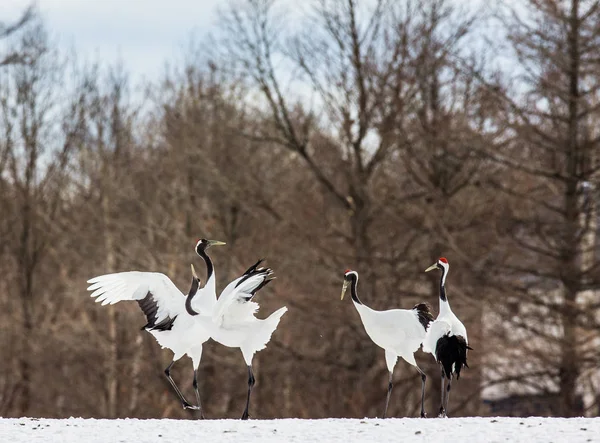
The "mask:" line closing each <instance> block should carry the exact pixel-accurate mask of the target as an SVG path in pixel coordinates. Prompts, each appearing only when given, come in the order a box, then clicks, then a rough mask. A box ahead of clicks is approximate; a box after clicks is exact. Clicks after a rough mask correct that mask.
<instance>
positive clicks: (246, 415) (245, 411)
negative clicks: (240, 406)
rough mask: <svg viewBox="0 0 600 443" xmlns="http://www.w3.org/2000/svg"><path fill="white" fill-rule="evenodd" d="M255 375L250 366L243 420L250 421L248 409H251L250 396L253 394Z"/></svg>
mask: <svg viewBox="0 0 600 443" xmlns="http://www.w3.org/2000/svg"><path fill="white" fill-rule="evenodd" d="M254 382H255V379H254V374H253V373H252V366H250V365H248V398H247V399H246V409H244V413H243V414H242V420H248V408H249V407H250V394H251V393H252V387H253V386H254Z"/></svg>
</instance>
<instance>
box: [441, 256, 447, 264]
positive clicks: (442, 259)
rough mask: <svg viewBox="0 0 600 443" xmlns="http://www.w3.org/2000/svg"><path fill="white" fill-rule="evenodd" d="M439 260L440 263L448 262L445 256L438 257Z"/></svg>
mask: <svg viewBox="0 0 600 443" xmlns="http://www.w3.org/2000/svg"><path fill="white" fill-rule="evenodd" d="M440 261H441V262H442V263H446V264H448V260H446V258H445V257H440Z"/></svg>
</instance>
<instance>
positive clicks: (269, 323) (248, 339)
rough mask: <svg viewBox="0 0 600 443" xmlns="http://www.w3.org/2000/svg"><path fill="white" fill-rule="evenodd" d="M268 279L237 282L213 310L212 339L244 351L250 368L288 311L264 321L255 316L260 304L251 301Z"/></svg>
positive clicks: (238, 279)
mask: <svg viewBox="0 0 600 443" xmlns="http://www.w3.org/2000/svg"><path fill="white" fill-rule="evenodd" d="M267 276H268V275H267ZM267 276H265V275H264V274H257V275H252V276H250V277H249V278H244V277H245V275H243V276H241V277H238V278H237V279H235V280H233V281H232V282H231V283H229V284H228V285H227V286H226V287H225V289H223V291H222V292H221V295H220V296H219V298H218V300H217V302H216V303H215V306H214V309H213V311H212V326H211V337H212V339H213V340H215V341H216V342H218V343H220V344H222V345H224V346H227V347H230V348H240V351H241V352H242V355H243V357H244V360H245V362H246V364H247V365H248V366H249V365H250V364H251V363H252V357H253V356H254V354H255V353H256V352H258V351H260V350H262V349H264V348H265V347H266V345H267V343H268V342H269V341H270V340H271V335H272V334H273V332H274V331H275V329H277V326H278V325H279V321H280V319H281V317H282V316H283V314H285V313H286V312H287V307H285V306H284V307H282V308H279V309H278V310H277V311H275V312H273V313H272V314H271V315H270V316H269V317H267V318H266V319H264V320H262V319H258V318H256V317H255V314H256V313H257V312H258V309H259V305H258V303H256V302H254V301H251V299H252V297H253V295H254V291H255V290H256V288H258V287H259V286H260V285H262V284H263V282H264V280H265V278H266V277H267Z"/></svg>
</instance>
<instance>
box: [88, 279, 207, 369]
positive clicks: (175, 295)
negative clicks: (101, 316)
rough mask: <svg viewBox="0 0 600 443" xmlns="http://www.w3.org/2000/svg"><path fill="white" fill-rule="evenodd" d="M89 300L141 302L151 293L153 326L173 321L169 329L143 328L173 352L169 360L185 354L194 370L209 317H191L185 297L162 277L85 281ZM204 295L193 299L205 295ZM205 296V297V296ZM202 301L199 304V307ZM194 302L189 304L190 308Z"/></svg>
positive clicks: (197, 364) (199, 356) (100, 301)
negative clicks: (153, 309)
mask: <svg viewBox="0 0 600 443" xmlns="http://www.w3.org/2000/svg"><path fill="white" fill-rule="evenodd" d="M88 283H90V284H91V286H89V287H88V288H87V289H88V291H93V292H92V294H91V297H95V298H96V302H97V303H101V304H102V305H107V304H111V305H113V304H115V303H118V302H120V301H128V300H129V301H132V300H135V301H141V300H143V299H145V298H146V297H147V296H148V294H151V296H152V298H153V300H154V302H155V303H156V308H157V309H156V314H155V318H154V320H155V323H160V322H163V321H165V320H167V319H168V318H170V319H173V324H172V327H171V329H170V330H156V329H149V328H148V329H146V330H147V331H148V332H149V333H150V334H152V335H153V336H154V338H155V339H156V341H157V342H158V344H159V345H160V346H161V347H163V348H167V349H170V350H171V351H173V361H177V360H179V359H180V358H181V357H183V356H184V355H188V356H189V357H190V358H191V359H192V362H193V364H194V368H197V367H198V366H199V365H200V359H201V358H202V344H203V343H204V342H206V341H207V340H208V339H209V338H210V333H211V326H212V317H211V316H209V315H191V314H190V313H188V311H187V310H186V307H185V301H186V296H185V295H184V294H183V293H182V292H181V291H180V290H179V289H177V287H176V286H175V284H174V283H173V282H172V281H171V279H169V277H167V276H166V275H165V274H162V273H158V272H138V271H131V272H118V273H114V274H106V275H100V276H98V277H94V278H92V279H90V280H88ZM205 294H206V293H203V294H202V295H199V296H198V297H197V298H201V297H203V296H205ZM207 295H208V294H207ZM201 303H202V302H201V301H200V303H198V304H201ZM194 304H195V303H192V307H194Z"/></svg>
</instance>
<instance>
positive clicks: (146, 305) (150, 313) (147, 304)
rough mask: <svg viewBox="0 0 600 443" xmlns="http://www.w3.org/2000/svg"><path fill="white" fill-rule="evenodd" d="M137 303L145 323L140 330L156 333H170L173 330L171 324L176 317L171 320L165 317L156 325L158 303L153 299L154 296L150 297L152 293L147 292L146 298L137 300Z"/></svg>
mask: <svg viewBox="0 0 600 443" xmlns="http://www.w3.org/2000/svg"><path fill="white" fill-rule="evenodd" d="M137 302H138V305H139V306H140V308H141V310H142V311H143V312H144V314H145V315H146V321H147V323H146V325H145V326H144V327H142V328H141V329H147V330H157V331H170V330H171V329H173V323H174V322H175V319H176V318H177V316H175V317H173V318H171V317H168V316H167V318H165V319H164V320H163V321H161V322H159V323H156V313H157V312H158V303H157V302H156V300H155V299H154V295H152V292H150V291H148V294H146V296H145V297H144V298H143V299H141V300H138V301H137Z"/></svg>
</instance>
